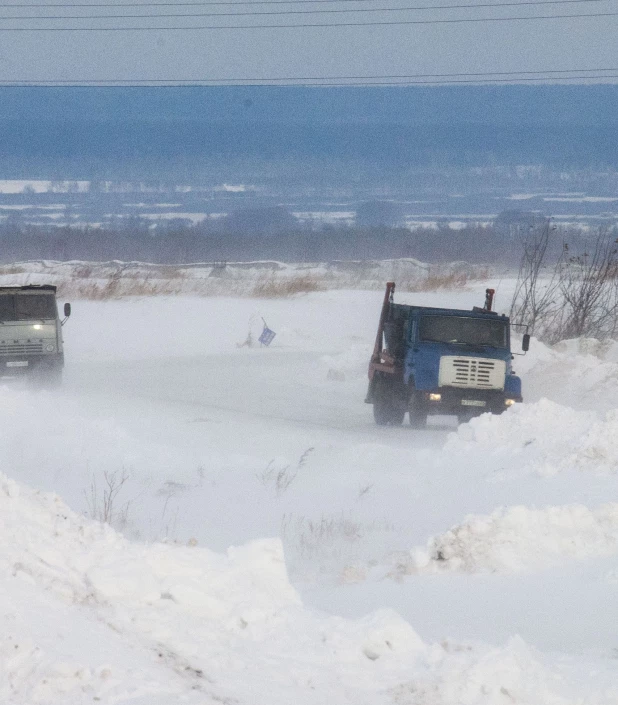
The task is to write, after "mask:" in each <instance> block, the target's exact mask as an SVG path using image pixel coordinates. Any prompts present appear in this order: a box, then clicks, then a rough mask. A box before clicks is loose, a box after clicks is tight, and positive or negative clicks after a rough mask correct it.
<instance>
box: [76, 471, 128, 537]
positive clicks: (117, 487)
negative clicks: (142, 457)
mask: <svg viewBox="0 0 618 705" xmlns="http://www.w3.org/2000/svg"><path fill="white" fill-rule="evenodd" d="M128 479H129V475H128V474H127V472H126V470H124V469H123V470H121V471H114V472H107V471H105V472H104V473H103V488H102V489H101V490H100V489H99V486H98V483H97V478H96V477H95V476H94V475H93V476H92V480H91V482H90V487H89V488H88V490H84V497H85V498H86V503H87V506H88V512H87V513H88V516H89V517H90V518H92V519H95V520H96V521H101V522H103V523H105V524H109V525H110V526H113V527H114V528H116V529H123V528H124V527H125V526H126V525H127V520H128V515H129V506H130V502H125V503H124V504H123V505H121V506H120V507H119V506H118V496H119V495H120V492H121V491H122V488H123V487H124V485H125V483H126V482H127V480H128Z"/></svg>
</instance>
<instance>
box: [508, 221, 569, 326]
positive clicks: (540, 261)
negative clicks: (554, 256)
mask: <svg viewBox="0 0 618 705" xmlns="http://www.w3.org/2000/svg"><path fill="white" fill-rule="evenodd" d="M554 232H555V229H553V228H551V227H550V221H549V220H548V221H547V222H546V223H545V224H544V225H543V227H541V228H531V229H530V230H529V232H528V236H527V237H526V239H525V240H524V244H523V254H522V258H521V262H520V265H519V272H518V274H517V283H516V286H515V292H514V294H513V299H512V302H511V311H510V317H511V320H512V321H515V322H516V323H520V324H522V325H527V326H530V330H531V332H533V333H536V334H537V335H538V337H540V338H546V337H547V336H548V335H549V331H551V330H553V329H554V328H556V326H557V324H558V318H559V316H560V306H559V301H560V278H559V262H558V261H554V263H553V265H552V264H550V263H548V259H549V257H548V251H549V247H550V244H551V235H552V233H554Z"/></svg>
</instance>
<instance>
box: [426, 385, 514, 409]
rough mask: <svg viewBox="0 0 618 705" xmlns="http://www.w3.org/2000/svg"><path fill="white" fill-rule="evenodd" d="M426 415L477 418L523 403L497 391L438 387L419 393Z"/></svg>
mask: <svg viewBox="0 0 618 705" xmlns="http://www.w3.org/2000/svg"><path fill="white" fill-rule="evenodd" d="M419 396H420V397H421V399H422V400H423V404H424V406H425V407H426V409H427V413H428V414H457V415H463V414H466V415H468V416H478V415H480V414H483V413H485V412H490V413H492V414H501V413H502V412H503V411H505V410H506V409H508V407H509V406H511V405H512V404H516V403H520V402H522V401H523V399H522V397H521V396H509V394H508V393H505V392H504V391H503V390H498V389H457V388H453V387H440V388H438V389H435V390H431V391H423V392H419Z"/></svg>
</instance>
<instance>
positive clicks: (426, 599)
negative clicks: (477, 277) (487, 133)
mask: <svg viewBox="0 0 618 705" xmlns="http://www.w3.org/2000/svg"><path fill="white" fill-rule="evenodd" d="M493 283H494V284H498V289H499V291H498V296H499V298H498V302H499V304H500V302H502V303H504V302H505V301H507V300H508V290H509V286H510V282H508V281H503V282H493ZM485 285H486V284H485V283H484V282H482V283H479V284H478V285H476V286H474V287H471V288H470V289H469V290H465V291H461V292H456V293H454V292H442V293H438V294H430V293H427V294H406V295H403V294H402V295H401V296H399V295H398V299H399V300H404V301H411V300H415V301H418V302H420V303H425V304H428V305H436V304H438V305H439V304H447V305H455V306H460V307H462V308H469V307H470V306H472V305H473V304H478V303H479V301H480V300H481V298H482V290H483V289H484V287H485ZM380 301H381V293H380V292H363V291H336V292H322V293H316V294H311V295H307V296H302V297H297V298H292V299H289V300H272V301H259V300H251V299H232V298H227V299H223V298H217V299H204V298H193V297H175V298H151V299H134V300H126V301H115V302H84V301H81V302H79V301H76V302H73V303H74V306H73V311H74V313H73V316H72V318H71V319H70V321H69V322H68V323H67V326H66V328H65V339H66V356H67V368H66V376H65V378H66V379H65V382H66V383H65V385H64V387H63V389H62V390H61V391H59V392H57V393H51V392H48V391H37V390H32V389H29V388H28V387H26V386H22V385H20V384H10V385H8V384H7V385H6V386H4V388H3V400H4V403H3V405H2V407H1V408H0V425H1V427H2V429H3V433H2V434H1V436H0V472H2V473H4V475H5V476H8V477H10V478H12V479H11V480H8V479H3V480H2V489H1V491H0V505H2V506H1V507H0V531H1V532H2V537H1V539H2V540H1V541H0V564H2V567H3V570H2V576H3V577H2V579H1V581H0V591H1V592H2V595H3V599H2V600H1V604H2V605H3V607H2V611H1V612H0V619H1V620H2V632H1V633H2V637H1V639H0V653H2V655H3V658H2V659H1V664H0V696H1V699H2V702H7V703H48V702H49V703H52V702H53V703H60V702H61V703H71V704H72V703H82V702H84V703H85V702H92V700H93V698H95V697H96V698H100V700H99V702H108V703H112V702H114V703H116V702H135V703H155V704H158V703H171V702H177V701H180V702H187V703H194V702H195V703H205V702H238V703H243V704H244V703H247V704H249V703H251V705H262V703H263V704H264V705H276V704H278V703H281V704H282V705H283V704H284V703H285V704H286V705H287V703H290V702H295V703H296V702H297V703H301V704H302V703H308V704H309V703H316V704H317V703H320V704H322V703H324V702H332V703H336V704H339V703H346V702H350V703H351V702H354V703H367V704H368V705H370V704H371V705H373V704H374V703H382V702H383V703H399V704H402V705H412V704H414V705H421V704H422V705H433V704H434V703H435V704H436V705H438V704H439V705H460V704H461V705H467V704H468V703H469V704H470V705H472V704H474V705H476V704H480V703H483V704H485V703H486V704H487V705H490V704H491V705H494V703H497V704H500V703H531V704H532V703H539V705H540V704H541V703H543V704H546V703H571V702H572V703H576V702H578V703H579V702H582V701H583V700H582V699H583V698H587V700H586V701H585V702H586V703H599V704H603V705H605V704H606V703H608V704H609V703H612V702H617V703H618V688H617V687H616V686H615V684H616V683H618V662H617V661H616V660H615V649H616V647H617V646H618V644H617V643H616V639H615V628H614V627H615V624H616V623H617V621H618V600H617V599H616V598H617V597H618V593H617V590H618V538H617V537H618V519H617V518H616V515H617V511H616V504H615V503H614V500H615V499H616V488H617V483H618V472H617V471H618V442H616V441H615V438H616V437H618V433H616V431H618V416H617V415H616V411H615V410H614V407H618V404H616V400H617V399H618V397H617V395H616V392H617V391H618V390H617V389H616V380H618V350H615V349H614V348H613V347H611V346H599V345H598V344H596V343H594V342H591V341H584V342H581V341H572V342H568V343H564V344H561V345H560V346H558V347H557V348H556V349H553V350H549V349H547V348H545V347H544V346H543V345H541V344H540V343H538V342H535V343H534V344H533V347H532V350H531V352H530V353H529V354H528V356H526V357H521V358H519V359H518V360H517V361H516V363H517V369H518V371H519V372H520V373H521V374H522V376H523V378H524V394H525V397H526V403H525V404H524V405H521V406H517V407H515V408H513V409H510V410H509V411H508V412H507V413H505V414H504V415H503V416H501V417H490V416H483V417H481V418H479V419H475V420H473V421H472V422H470V423H469V424H465V425H463V426H460V427H459V428H457V425H456V424H455V422H454V421H453V420H452V419H449V418H444V419H438V420H437V421H436V422H433V423H432V424H431V426H430V428H428V430H427V431H423V432H416V431H413V430H411V429H410V428H408V427H405V426H404V427H402V428H386V429H385V428H376V427H375V426H374V425H373V422H372V420H371V409H370V407H368V406H365V405H364V404H363V403H362V400H363V397H364V392H365V383H366V381H365V371H366V363H367V359H368V351H369V350H370V348H371V345H372V340H373V336H374V334H375V325H376V320H377V315H378V312H379V306H380ZM262 317H264V318H265V319H266V320H267V321H268V323H269V325H270V327H271V328H273V329H274V330H275V331H277V338H276V339H275V342H274V343H273V346H272V347H271V348H269V349H265V348H247V347H239V346H240V345H242V343H243V342H244V341H245V340H246V338H247V332H248V330H249V329H250V328H251V327H253V329H254V330H255V331H259V328H260V325H261V318H262ZM106 477H107V481H111V482H112V483H114V482H115V483H117V484H119V483H120V482H121V480H122V478H126V479H125V481H124V484H122V485H121V486H119V487H118V495H117V497H116V499H115V502H114V508H113V509H114V511H113V516H112V523H113V524H114V525H115V526H116V527H117V528H120V529H122V531H123V533H124V534H125V536H126V538H123V537H122V536H120V535H119V534H117V533H115V531H114V530H112V529H111V528H109V527H106V526H101V525H100V524H98V523H96V522H95V523H93V522H92V521H91V520H90V517H91V516H100V515H101V507H102V498H103V495H104V492H105V487H106V484H105V483H106ZM29 488H32V489H29ZM50 491H51V492H55V493H57V494H58V495H60V497H62V498H63V500H65V501H66V502H67V503H68V505H69V506H70V509H69V508H68V507H66V506H65V505H64V503H63V501H61V500H60V499H59V498H58V497H57V496H49V495H47V494H45V493H46V492H50ZM153 540H154V541H161V540H164V543H157V542H155V543H151V541H153ZM230 546H236V547H237V548H234V549H230V548H229V547H230ZM436 558H439V559H438V560H436ZM288 576H289V577H288ZM290 580H291V584H290ZM376 609H377V610H378V612H377V613H372V611H373V610H376ZM390 609H394V610H396V611H397V612H398V613H399V614H400V615H401V616H397V614H395V613H394V612H391V611H389V610H390ZM385 610H386V611H385ZM486 644H489V645H490V646H488V645H486ZM526 644H529V646H528V645H526ZM536 649H540V650H541V651H537V650H536Z"/></svg>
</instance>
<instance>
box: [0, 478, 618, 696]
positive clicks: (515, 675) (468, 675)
mask: <svg viewBox="0 0 618 705" xmlns="http://www.w3.org/2000/svg"><path fill="white" fill-rule="evenodd" d="M0 568H1V570H0V575H1V576H2V577H1V578H0V595H2V597H3V598H4V599H3V600H2V610H1V611H0V619H1V620H2V627H3V628H2V631H1V636H0V655H1V656H2V658H0V699H1V700H2V702H5V703H7V704H8V703H10V704H11V705H12V704H13V703H15V704H17V703H28V705H34V704H35V703H37V704H43V703H58V702H62V703H64V704H66V705H69V704H71V705H72V704H77V703H79V705H81V704H82V703H86V702H92V701H93V700H94V701H96V702H103V703H121V702H131V703H140V705H146V703H148V704H149V705H152V704H157V705H163V703H169V702H172V701H175V702H185V703H190V704H192V705H193V704H195V705H197V703H204V702H210V701H213V702H214V701H216V702H234V703H239V704H244V705H287V704H288V703H290V702H294V703H299V704H300V705H323V703H324V702H333V703H337V704H338V705H344V704H345V703H350V704H351V703H354V704H355V705H377V704H383V705H387V704H388V703H391V704H392V703H399V704H400V705H418V704H420V703H422V704H423V705H430V704H435V705H455V703H457V705H496V703H500V702H505V703H506V702H509V703H511V702H513V703H521V704H522V705H523V704H524V703H525V704H528V705H548V703H555V704H556V705H558V704H559V705H566V704H567V703H576V702H579V700H578V697H579V696H578V693H579V692H580V690H581V689H582V684H581V683H579V684H576V683H572V682H570V680H569V678H568V677H566V672H565V673H563V668H564V666H563V665H562V664H561V663H559V662H556V663H554V664H553V665H552V668H551V669H548V667H547V666H545V665H543V664H542V663H541V662H540V659H539V656H538V655H537V654H535V653H534V652H533V651H532V650H531V649H530V648H529V647H527V646H526V645H525V644H524V643H523V642H521V640H519V639H514V640H511V641H510V642H509V643H507V644H506V645H505V646H504V647H502V648H499V649H492V648H490V647H486V646H482V645H467V646H462V645H457V644H452V643H450V642H445V643H443V644H441V645H438V644H434V645H426V644H424V643H423V642H422V641H421V639H420V638H419V637H418V635H417V634H416V633H415V631H414V630H413V629H412V628H411V627H410V625H409V624H407V623H406V622H404V621H403V620H401V619H400V618H399V617H398V616H397V615H396V614H395V613H393V612H391V611H388V610H382V611H379V612H376V613H374V614H372V615H369V616H368V617H365V618H364V619H361V620H357V621H345V620H343V619H340V618H337V617H326V616H320V615H314V614H312V613H310V612H308V611H307V610H305V609H303V608H302V606H301V605H300V602H299V599H298V596H297V594H296V592H295V591H294V590H293V589H292V587H291V586H290V584H289V582H288V580H287V576H286V574H285V568H284V564H283V558H282V553H281V546H280V544H279V542H278V541H271V540H265V541H256V542H252V543H249V544H247V545H245V546H242V547H239V548H232V549H230V550H229V551H228V552H227V553H226V554H225V555H221V554H215V553H213V552H211V551H208V550H206V549H203V548H198V547H195V546H179V545H163V544H155V545H143V544H135V543H130V542H128V541H127V540H126V539H124V538H123V537H122V536H121V535H119V534H117V533H116V532H114V531H113V530H112V529H110V528H109V527H107V526H105V525H101V524H98V523H95V522H90V521H87V520H85V519H84V518H82V517H80V516H78V515H76V514H74V513H72V512H71V511H70V510H69V509H68V508H67V507H66V506H65V505H64V504H63V503H62V502H61V500H60V499H59V498H58V497H57V496H54V495H49V494H41V493H39V492H35V491H33V490H30V489H28V488H25V487H23V486H20V485H18V484H17V483H15V482H13V481H12V480H9V479H7V478H6V477H4V476H2V477H1V478H0ZM53 620H55V621H53ZM587 695H588V696H590V698H591V699H589V701H588V702H590V703H599V704H600V703H604V704H608V703H611V702H614V703H616V702H618V694H616V693H614V694H610V693H607V692H605V693H599V694H598V696H595V697H593V696H592V695H591V694H590V692H589V689H588V692H587Z"/></svg>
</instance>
